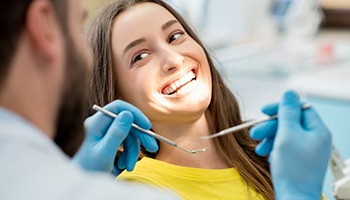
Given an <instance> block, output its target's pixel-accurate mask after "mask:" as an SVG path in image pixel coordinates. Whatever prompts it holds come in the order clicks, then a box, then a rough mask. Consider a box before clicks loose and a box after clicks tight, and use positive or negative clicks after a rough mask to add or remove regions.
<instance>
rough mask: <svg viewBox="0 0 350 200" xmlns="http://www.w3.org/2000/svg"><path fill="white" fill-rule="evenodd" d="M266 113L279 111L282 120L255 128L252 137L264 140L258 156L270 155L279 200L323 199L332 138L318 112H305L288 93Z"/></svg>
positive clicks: (268, 108)
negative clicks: (323, 187) (323, 186)
mask: <svg viewBox="0 0 350 200" xmlns="http://www.w3.org/2000/svg"><path fill="white" fill-rule="evenodd" d="M263 112H264V113H265V114H268V115H273V114H276V113H277V112H278V120H273V121H268V122H265V123H261V124H259V125H257V126H255V127H253V128H252V129H251V130H250V135H251V137H252V138H253V139H256V140H263V141H262V142H261V143H260V144H259V145H258V146H257V148H256V152H257V154H259V155H267V154H270V155H269V162H270V166H271V175H272V180H273V183H274V189H275V194H276V199H303V200H304V199H321V194H322V185H323V181H324V177H325V173H326V169H327V166H328V162H329V158H330V154H331V150H332V138H331V134H330V132H329V131H328V129H327V128H326V126H325V125H324V124H323V122H322V120H321V119H320V117H319V116H318V114H317V113H316V111H315V110H314V108H312V107H311V108H309V109H306V110H302V109H301V103H300V101H299V97H298V95H297V94H296V93H295V92H294V91H287V92H286V93H285V94H284V96H283V98H282V100H281V102H280V103H279V104H271V105H268V106H266V107H264V109H263Z"/></svg>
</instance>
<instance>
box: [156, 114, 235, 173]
mask: <svg viewBox="0 0 350 200" xmlns="http://www.w3.org/2000/svg"><path fill="white" fill-rule="evenodd" d="M153 130H154V131H155V132H157V133H159V134H161V135H163V136H165V137H167V138H169V139H171V140H173V141H175V142H176V143H177V144H178V145H180V146H183V147H185V148H186V149H189V150H193V149H203V148H208V149H209V150H208V151H206V152H199V153H195V154H189V153H187V152H185V151H183V150H181V149H179V148H175V147H173V146H171V145H168V144H166V143H163V142H160V144H159V145H160V150H159V152H158V155H157V156H156V159H157V160H161V161H164V162H167V163H171V164H175V165H181V166H186V167H196V168H207V169H224V168H228V165H227V164H226V163H225V161H224V159H223V156H222V155H221V154H219V153H218V152H217V150H216V149H215V147H214V143H213V141H212V140H202V139H200V137H201V136H205V135H209V134H210V129H209V125H208V122H207V119H206V117H205V115H204V114H203V116H201V117H200V118H199V119H198V120H195V121H192V122H188V123H177V124H153Z"/></svg>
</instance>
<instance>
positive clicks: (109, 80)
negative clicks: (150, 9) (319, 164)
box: [87, 0, 274, 200]
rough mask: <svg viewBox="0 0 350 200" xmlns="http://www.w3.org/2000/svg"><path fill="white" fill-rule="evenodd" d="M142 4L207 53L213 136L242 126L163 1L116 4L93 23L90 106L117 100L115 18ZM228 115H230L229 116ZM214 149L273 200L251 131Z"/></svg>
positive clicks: (228, 95) (230, 99)
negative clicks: (164, 13)
mask: <svg viewBox="0 0 350 200" xmlns="http://www.w3.org/2000/svg"><path fill="white" fill-rule="evenodd" d="M143 2H152V3H156V4H158V5H161V6H162V7H164V8H166V9H167V10H168V11H169V12H170V13H172V14H173V15H174V16H175V18H176V19H177V20H178V21H179V22H180V23H181V24H182V26H183V27H184V29H185V30H186V32H187V33H188V35H189V36H190V37H192V38H193V39H194V40H195V41H196V42H197V43H198V44H199V45H200V46H202V48H203V49H204V51H205V53H206V56H207V58H208V62H209V65H210V71H211V74H212V85H213V88H212V99H211V102H210V104H209V107H208V110H209V113H210V115H211V116H210V117H209V120H211V121H209V123H210V124H211V128H212V130H211V131H212V133H214V132H217V131H220V130H223V129H225V128H228V127H231V126H235V125H238V124H241V123H242V120H241V116H240V111H239V107H238V103H237V100H236V98H235V97H234V95H233V94H232V92H231V91H230V90H229V89H228V87H227V86H226V85H225V84H224V81H223V79H222V78H221V76H220V74H219V72H218V70H217V69H216V68H215V66H214V63H213V60H212V59H211V57H210V56H209V53H208V51H207V50H206V48H205V47H204V45H203V44H202V42H201V41H200V39H199V38H198V36H197V34H196V33H195V32H194V30H193V29H192V28H191V27H190V26H189V25H188V24H187V22H186V21H185V20H184V19H183V18H182V17H181V15H180V14H178V13H177V12H176V11H175V10H174V9H173V8H172V7H171V6H169V5H167V4H166V3H165V2H163V1H162V0H116V1H114V2H113V3H112V4H110V5H108V6H107V7H106V8H104V9H103V10H102V11H101V12H100V13H99V15H97V17H96V18H95V19H94V20H93V21H92V22H91V23H90V25H89V28H88V32H87V34H88V40H89V42H90V45H91V46H92V48H93V54H94V61H93V75H92V80H91V82H90V95H89V96H90V98H89V105H93V104H100V105H102V106H104V105H106V104H108V103H109V102H111V101H114V100H115V99H118V97H119V95H118V76H117V73H116V71H115V69H114V67H113V63H112V47H111V32H112V25H113V21H114V19H115V17H116V16H117V15H119V14H120V13H122V12H123V11H125V10H127V9H128V8H130V7H132V6H134V5H135V4H139V3H143ZM228 113H229V114H228ZM214 144H215V148H216V149H217V150H218V152H219V153H220V154H221V155H223V156H224V159H225V161H226V163H227V164H228V165H229V166H232V167H235V168H236V169H237V170H238V172H239V173H240V175H241V176H242V177H243V179H244V180H245V181H246V182H247V183H248V184H249V185H251V186H252V187H253V188H254V189H255V190H256V191H257V192H259V193H260V194H261V195H262V196H263V197H265V199H269V200H270V199H274V192H273V186H272V181H271V176H270V172H269V164H268V162H267V160H266V158H262V157H259V156H257V155H256V154H255V146H256V142H255V141H254V140H252V139H251V138H250V137H249V135H248V130H244V131H241V132H240V133H235V134H229V135H226V136H222V137H218V138H216V139H214Z"/></svg>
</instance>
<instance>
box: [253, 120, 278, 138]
mask: <svg viewBox="0 0 350 200" xmlns="http://www.w3.org/2000/svg"><path fill="white" fill-rule="evenodd" d="M276 132H277V120H276V119H275V120H269V121H267V122H263V123H260V124H258V125H256V126H253V127H252V128H251V129H250V131H249V134H250V137H251V138H253V139H254V140H262V139H264V138H269V137H273V136H275V135H276Z"/></svg>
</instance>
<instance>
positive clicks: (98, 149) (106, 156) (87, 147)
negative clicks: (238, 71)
mask: <svg viewBox="0 0 350 200" xmlns="http://www.w3.org/2000/svg"><path fill="white" fill-rule="evenodd" d="M104 108H105V109H107V110H109V111H111V112H113V113H115V114H117V115H118V117H117V118H115V119H113V118H111V117H109V116H107V115H105V114H103V113H101V112H97V113H96V114H94V115H93V116H91V117H89V118H88V119H86V120H85V128H86V137H85V139H84V142H83V144H82V146H81V147H80V149H79V151H78V152H77V154H76V155H75V156H74V158H73V161H74V162H76V163H77V164H78V165H80V166H82V167H83V168H84V169H86V170H90V171H103V172H108V173H110V172H112V173H113V174H115V175H119V173H120V172H121V171H122V170H123V169H125V168H126V170H128V171H132V170H133V169H134V167H135V164H136V161H137V159H138V156H139V153H140V143H141V144H142V145H143V146H144V147H145V149H146V150H147V151H149V152H156V151H157V150H158V145H157V142H156V140H155V139H154V138H153V137H151V136H149V135H146V134H144V133H142V132H140V131H138V130H136V129H134V128H131V124H132V123H135V124H137V125H138V126H140V127H142V128H144V129H150V128H151V123H150V121H149V120H148V119H147V117H146V116H145V115H143V114H142V112H141V111H140V110H139V109H137V108H136V107H134V106H132V105H131V104H129V103H126V102H124V101H121V100H116V101H113V102H112V103H109V104H108V105H106V106H105V107H104ZM121 144H123V147H124V151H123V153H122V154H121V156H120V157H119V159H118V160H116V161H115V156H116V154H117V151H118V147H120V146H121ZM115 164H116V165H117V166H115ZM112 170H113V171H112Z"/></svg>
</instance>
